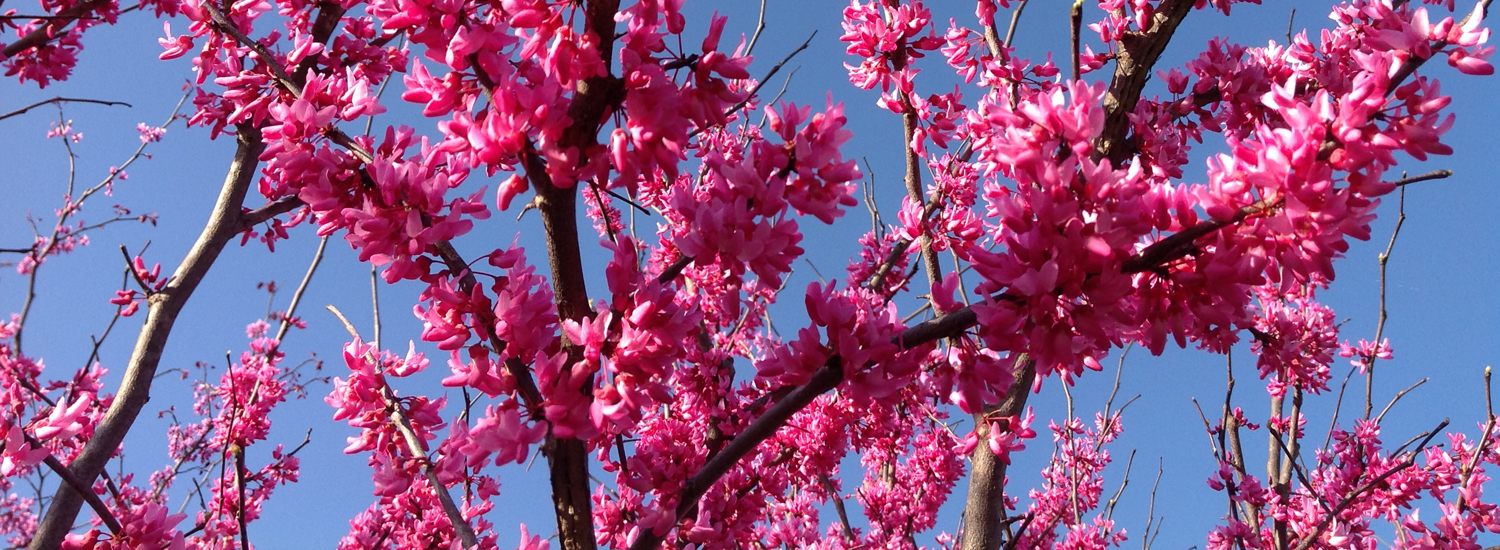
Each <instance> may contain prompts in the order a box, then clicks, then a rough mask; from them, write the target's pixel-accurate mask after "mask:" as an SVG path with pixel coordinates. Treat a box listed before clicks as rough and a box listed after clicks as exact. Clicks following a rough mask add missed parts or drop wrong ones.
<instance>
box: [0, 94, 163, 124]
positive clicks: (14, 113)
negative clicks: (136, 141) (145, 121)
mask: <svg viewBox="0 0 1500 550" xmlns="http://www.w3.org/2000/svg"><path fill="white" fill-rule="evenodd" d="M53 103H93V104H96V105H108V106H111V107H112V106H115V105H124V106H126V107H134V105H131V104H129V103H126V102H124V101H106V100H103V99H84V98H81V97H61V96H59V97H54V98H52V99H44V100H41V101H38V102H36V103H32V104H31V105H27V106H25V107H22V108H20V109H16V110H14V111H11V112H9V113H5V114H3V115H0V120H5V119H7V118H10V117H14V116H20V115H24V114H26V112H27V111H30V110H32V109H35V108H37V107H41V106H43V105H50V104H53Z"/></svg>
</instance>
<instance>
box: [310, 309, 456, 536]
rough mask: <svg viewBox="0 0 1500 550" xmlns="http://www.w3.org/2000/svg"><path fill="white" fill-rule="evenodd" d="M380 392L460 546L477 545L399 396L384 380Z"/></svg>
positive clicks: (351, 329)
mask: <svg viewBox="0 0 1500 550" xmlns="http://www.w3.org/2000/svg"><path fill="white" fill-rule="evenodd" d="M325 307H327V308H328V311H329V312H332V313H333V315H334V316H335V317H338V319H339V322H340V323H343V325H344V330H346V331H349V335H350V336H351V337H353V338H354V339H356V340H360V339H361V338H360V337H359V331H358V330H355V328H354V325H353V324H352V323H350V322H349V319H348V318H346V317H344V314H343V313H342V312H340V311H339V309H338V308H337V307H334V306H333V304H329V305H327V306H325ZM380 396H381V398H382V399H384V400H385V406H386V412H388V413H390V415H391V423H392V424H394V425H395V427H396V431H397V432H399V433H400V434H401V439H402V440H403V441H404V442H405V443H406V450H407V451H408V452H410V453H411V457H412V459H414V460H416V461H417V464H418V466H419V467H420V468H421V470H422V473H423V474H424V475H425V477H426V478H427V484H428V485H430V486H431V487H432V492H433V494H434V495H436V496H437V498H438V502H439V503H440V504H442V507H443V513H444V514H446V515H447V516H448V522H449V523H451V524H452V525H453V529H454V531H456V532H457V534H458V538H459V540H461V541H463V547H464V548H474V547H477V546H478V545H479V539H478V538H476V537H475V536H474V530H473V528H471V527H469V522H468V521H466V520H464V516H463V513H462V512H460V511H459V510H458V506H457V505H455V504H454V503H453V495H451V494H449V493H448V488H447V486H445V485H443V482H442V481H441V480H439V479H438V475H437V469H435V468H433V464H432V460H431V459H430V458H428V457H427V450H426V449H425V444H424V443H423V441H422V436H420V435H417V431H416V429H415V428H413V427H412V425H411V420H410V419H408V418H407V417H406V413H405V412H404V411H403V410H402V409H401V402H400V400H399V399H397V398H396V395H395V393H394V392H393V391H391V388H390V386H389V385H385V384H382V385H381V387H380Z"/></svg>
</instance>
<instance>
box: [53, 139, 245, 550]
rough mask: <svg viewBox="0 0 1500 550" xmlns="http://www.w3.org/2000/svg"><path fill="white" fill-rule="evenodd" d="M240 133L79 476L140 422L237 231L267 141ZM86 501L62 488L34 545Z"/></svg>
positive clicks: (57, 535) (76, 471)
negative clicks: (164, 364)
mask: <svg viewBox="0 0 1500 550" xmlns="http://www.w3.org/2000/svg"><path fill="white" fill-rule="evenodd" d="M236 137H237V139H238V142H239V143H238V148H237V149H236V150H235V154H234V161H233V163H231V164H230V167H229V173H228V174H227V175H226V176H225V178H224V186H223V188H222V189H221V190H220V191H219V198H218V200H217V202H216V203H215V204H214V209H213V211H212V213H211V214H210V215H209V220H208V223H207V224H206V225H205V226H204V227H203V232H202V233H201V234H200V235H199V236H198V240H197V241H195V242H194V243H193V248H192V249H191V250H190V251H189V252H188V255H187V257H186V258H184V259H183V262H182V264H181V265H180V266H178V268H177V270H176V271H175V272H174V273H173V274H172V278H171V279H170V281H169V282H168V283H167V286H166V287H165V288H163V289H162V290H161V292H158V293H156V294H154V295H152V296H151V298H150V299H149V300H148V301H149V303H150V309H149V311H148V313H147V314H146V321H145V325H144V326H142V327H141V333H140V336H139V337H138V338H137V339H136V345H135V350H134V351H133V352H132V353H131V356H130V362H129V363H128V364H127V366H126V368H125V377H124V380H122V381H121V382H120V391H119V392H118V393H117V394H115V400H114V403H113V404H111V405H110V408H109V411H108V412H106V413H105V415H104V420H103V421H101V422H100V423H99V426H98V428H97V429H96V430H95V432H94V437H93V438H92V439H89V441H88V443H87V444H86V445H84V447H83V450H82V451H81V452H79V454H78V457H77V458H75V459H74V460H73V462H72V464H71V465H70V466H69V469H70V470H71V471H72V472H73V475H74V476H76V477H77V478H78V479H80V480H84V481H86V482H92V480H93V479H94V478H96V477H98V476H99V473H100V472H102V471H103V470H104V465H105V463H106V462H108V461H109V458H110V457H111V456H113V455H114V453H115V450H116V449H118V448H119V446H120V442H121V441H123V440H124V439H125V434H126V433H127V432H129V431H130V427H131V426H132V425H133V424H134V423H135V419H136V416H138V415H139V414H140V412H141V408H142V407H144V406H145V405H146V402H147V401H149V400H150V399H151V381H152V379H153V378H155V375H156V368H157V366H158V365H159V364H160V363H161V355H162V351H163V350H164V349H165V348H166V345H167V338H168V337H169V336H170V335H171V333H172V326H173V325H174V324H175V323H176V321H177V316H178V314H180V313H181V312H182V308H183V306H185V305H186V304H187V301H188V298H190V297H191V296H192V294H193V291H194V290H196V289H197V288H198V284H199V283H201V282H202V281H203V277H204V276H205V275H207V274H208V270H209V268H210V267H212V266H213V263H214V260H216V259H217V258H218V257H219V253H220V252H221V251H223V250H224V246H225V245H226V244H227V243H228V242H229V241H230V239H232V238H234V236H235V235H236V234H237V233H238V228H239V227H240V208H241V205H242V204H244V202H245V193H246V191H247V190H248V189H249V188H250V180H251V179H252V178H253V177H254V176H255V173H256V167H257V166H258V165H259V164H260V161H259V160H258V159H259V157H260V153H261V151H263V150H265V143H264V142H262V141H261V137H260V130H258V129H256V128H254V127H252V126H245V125H242V126H239V127H238V130H237V132H236ZM82 501H83V499H82V495H80V494H79V493H78V492H77V491H75V490H73V488H72V486H70V485H67V484H62V485H61V486H59V487H58V488H57V492H56V494H55V496H54V497H53V499H52V505H51V506H50V507H49V508H48V509H47V513H46V515H45V516H44V517H43V518H42V521H41V523H40V524H38V526H37V533H36V536H35V537H33V538H32V540H31V545H30V546H29V548H31V549H32V550H41V549H49V550H50V549H53V548H57V547H58V546H59V545H61V544H62V540H63V537H64V536H66V535H67V534H68V531H69V530H71V529H72V527H73V520H74V519H75V518H77V517H78V510H79V507H80V506H81V505H82Z"/></svg>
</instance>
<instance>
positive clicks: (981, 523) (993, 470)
mask: <svg viewBox="0 0 1500 550" xmlns="http://www.w3.org/2000/svg"><path fill="white" fill-rule="evenodd" d="M1017 367H1018V369H1019V372H1017V373H1016V382H1015V383H1014V384H1012V385H1011V386H1010V390H1008V391H1006V392H1005V400H1004V401H1001V402H1000V403H999V404H998V405H992V406H989V407H985V409H984V410H983V411H982V412H980V413H979V414H976V415H974V429H975V431H977V432H979V445H978V446H976V447H974V452H973V454H971V455H970V458H969V461H970V463H972V464H973V466H972V468H971V470H970V473H969V497H968V502H967V503H966V504H965V506H964V530H963V533H961V534H960V536H961V538H960V542H959V544H960V546H959V548H961V549H962V550H998V549H999V548H1000V545H1001V544H1002V543H1004V542H1005V540H1006V538H1005V537H1004V536H1002V535H1004V534H1005V533H1006V530H1005V529H1003V528H1002V527H1001V526H1002V522H1003V521H1005V463H1004V462H1001V461H1000V458H999V457H997V456H995V453H994V451H991V450H990V446H989V445H988V444H987V443H986V442H985V439H986V438H988V437H989V434H990V429H989V427H988V425H987V424H986V422H985V421H984V419H985V418H988V417H999V416H1015V415H1018V414H1020V412H1021V410H1023V409H1025V408H1026V399H1027V397H1029V396H1030V395H1031V382H1032V380H1033V379H1035V378H1036V364H1035V362H1034V361H1032V360H1031V359H1030V358H1029V357H1027V358H1022V359H1021V360H1020V361H1017Z"/></svg>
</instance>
